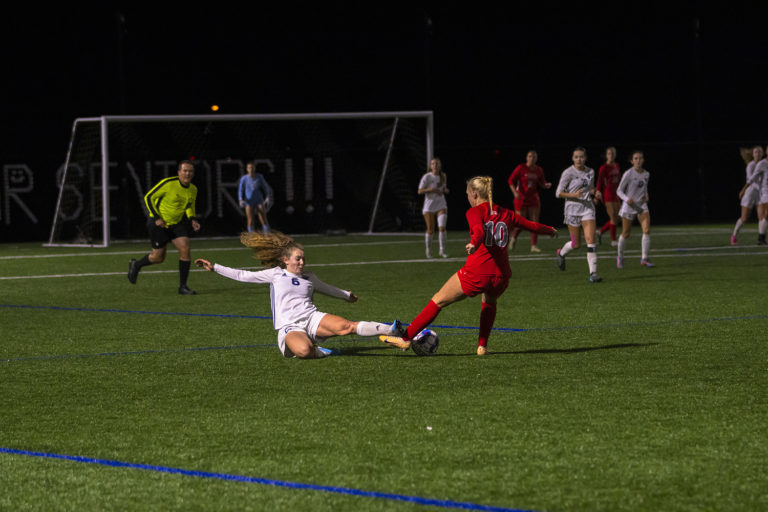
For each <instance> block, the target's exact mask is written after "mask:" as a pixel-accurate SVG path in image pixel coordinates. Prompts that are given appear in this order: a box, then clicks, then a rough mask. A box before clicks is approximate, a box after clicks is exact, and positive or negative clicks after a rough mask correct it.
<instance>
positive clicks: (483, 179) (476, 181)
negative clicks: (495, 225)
mask: <svg viewBox="0 0 768 512" xmlns="http://www.w3.org/2000/svg"><path fill="white" fill-rule="evenodd" d="M467 186H468V187H469V189H470V190H472V192H475V193H476V194H477V195H478V196H480V197H481V198H482V199H485V200H487V201H488V206H489V207H490V208H489V211H493V178H491V177H490V176H475V177H474V178H470V179H469V181H467Z"/></svg>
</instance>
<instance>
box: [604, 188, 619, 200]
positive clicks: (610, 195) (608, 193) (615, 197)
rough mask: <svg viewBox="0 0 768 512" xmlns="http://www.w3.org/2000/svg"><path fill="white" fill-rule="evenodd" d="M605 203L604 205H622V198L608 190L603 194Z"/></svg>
mask: <svg viewBox="0 0 768 512" xmlns="http://www.w3.org/2000/svg"><path fill="white" fill-rule="evenodd" d="M603 202H604V203H620V202H621V198H620V197H619V195H618V194H617V193H616V192H613V191H611V190H606V191H605V193H604V194H603Z"/></svg>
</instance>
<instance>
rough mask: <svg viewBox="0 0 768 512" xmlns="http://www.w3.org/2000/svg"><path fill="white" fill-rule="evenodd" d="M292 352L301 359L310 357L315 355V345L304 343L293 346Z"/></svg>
mask: <svg viewBox="0 0 768 512" xmlns="http://www.w3.org/2000/svg"><path fill="white" fill-rule="evenodd" d="M291 352H293V355H295V356H296V357H298V358H299V359H310V358H313V357H315V346H314V345H312V344H310V343H307V344H302V345H301V346H299V347H294V348H292V349H291Z"/></svg>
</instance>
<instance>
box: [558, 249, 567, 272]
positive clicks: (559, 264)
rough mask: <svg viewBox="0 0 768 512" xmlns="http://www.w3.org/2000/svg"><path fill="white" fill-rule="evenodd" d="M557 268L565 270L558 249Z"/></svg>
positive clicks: (563, 258)
mask: <svg viewBox="0 0 768 512" xmlns="http://www.w3.org/2000/svg"><path fill="white" fill-rule="evenodd" d="M557 268H559V269H560V270H565V256H561V255H560V249H558V250H557Z"/></svg>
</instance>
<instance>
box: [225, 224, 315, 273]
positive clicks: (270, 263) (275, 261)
mask: <svg viewBox="0 0 768 512" xmlns="http://www.w3.org/2000/svg"><path fill="white" fill-rule="evenodd" d="M240 242H241V243H242V244H243V245H244V246H246V247H250V248H251V249H253V252H254V255H253V257H254V258H256V259H257V260H260V261H261V264H262V265H264V266H265V267H270V268H271V267H280V268H285V262H284V261H283V260H284V259H285V258H290V257H291V253H293V251H294V249H300V250H302V251H303V250H304V246H302V245H301V244H300V243H298V242H296V241H295V240H294V239H293V238H291V237H289V236H288V235H284V234H283V233H281V232H279V231H271V232H269V233H262V232H253V233H241V234H240Z"/></svg>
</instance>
